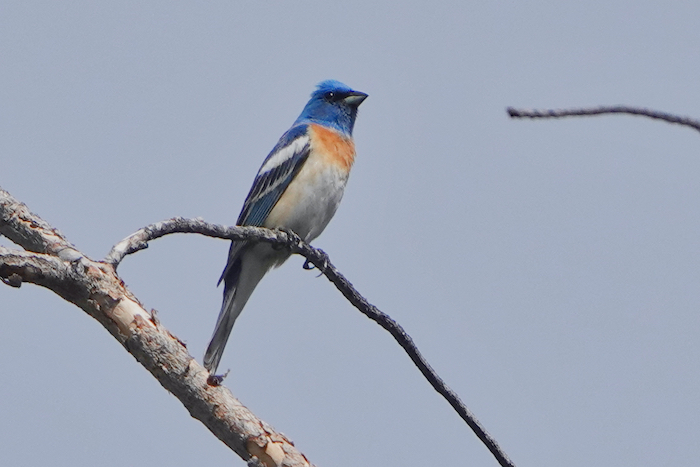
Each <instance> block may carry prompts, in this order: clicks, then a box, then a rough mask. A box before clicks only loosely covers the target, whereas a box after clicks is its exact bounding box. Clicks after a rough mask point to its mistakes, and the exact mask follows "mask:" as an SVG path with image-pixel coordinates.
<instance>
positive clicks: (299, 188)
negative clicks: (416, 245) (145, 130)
mask: <svg viewBox="0 0 700 467" xmlns="http://www.w3.org/2000/svg"><path fill="white" fill-rule="evenodd" d="M367 96H368V95H367V94H366V93H364V92H360V91H355V90H354V89H352V88H350V87H349V86H347V85H345V84H343V83H341V82H339V81H336V80H326V81H322V82H321V83H319V84H318V85H317V86H316V89H315V90H314V92H312V93H311V98H310V99H309V101H308V102H307V104H306V106H305V107H304V109H303V110H302V112H301V114H300V115H299V118H297V119H296V121H295V122H294V123H293V124H292V126H291V128H290V129H289V130H287V132H286V133H284V134H283V135H282V137H281V138H280V139H279V141H278V142H277V144H276V145H275V147H274V148H273V149H272V151H271V152H270V153H269V154H268V156H267V157H266V158H265V160H264V161H263V163H262V165H261V166H260V169H259V170H258V173H257V175H256V176H255V180H254V181H253V186H252V187H251V189H250V192H249V193H248V196H247V197H246V199H245V202H244V203H243V208H242V209H241V213H240V215H239V216H238V221H237V222H236V225H239V226H257V227H266V228H269V229H286V230H291V231H293V232H294V233H296V234H297V235H298V236H299V237H301V239H302V240H304V241H305V242H307V243H308V242H311V241H312V240H314V239H315V238H316V237H318V236H319V235H320V234H321V232H322V231H323V230H324V229H325V228H326V226H327V225H328V222H329V221H330V220H331V218H332V217H333V215H334V214H335V212H336V210H337V209H338V205H339V204H340V200H341V198H342V197H343V192H344V190H345V185H346V183H347V181H348V176H349V175H350V169H351V168H352V165H353V163H354V160H355V143H354V141H353V138H352V132H353V128H354V126H355V119H356V117H357V109H358V107H359V106H360V104H362V102H363V101H364V100H365V99H366V98H367ZM289 256H290V253H289V252H288V251H286V250H284V249H279V248H274V247H273V246H272V245H270V244H266V243H256V242H251V241H238V240H234V241H232V242H231V247H230V248H229V253H228V261H227V263H226V267H225V268H224V271H223V273H222V274H221V278H220V279H219V284H221V282H222V281H223V283H224V294H223V295H224V297H223V302H222V304H221V311H220V312H219V316H218V318H217V320H216V326H215V328H214V333H213V334H212V337H211V341H210V342H209V345H208V347H207V350H206V352H205V354H204V367H205V368H206V369H207V370H208V371H209V373H210V375H212V376H213V375H215V373H216V370H217V368H218V366H219V362H220V361H221V357H222V355H223V353H224V348H225V347H226V342H227V341H228V338H229V335H230V334H231V329H232V328H233V324H234V322H235V321H236V318H238V316H239V315H240V314H241V311H243V307H244V306H245V304H246V302H247V301H248V299H249V298H250V296H251V294H252V293H253V291H254V290H255V287H256V286H257V285H258V283H259V282H260V280H261V279H262V278H263V276H264V275H265V274H266V273H267V272H268V271H269V270H270V269H272V268H274V267H278V266H280V265H281V264H282V263H284V262H285V261H286V260H287V258H289Z"/></svg>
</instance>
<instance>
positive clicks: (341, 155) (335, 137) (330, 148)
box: [309, 124, 355, 172]
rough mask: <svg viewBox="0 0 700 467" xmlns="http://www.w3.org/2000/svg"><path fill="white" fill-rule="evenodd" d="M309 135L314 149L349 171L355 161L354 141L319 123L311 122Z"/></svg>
mask: <svg viewBox="0 0 700 467" xmlns="http://www.w3.org/2000/svg"><path fill="white" fill-rule="evenodd" d="M309 129H310V130H311V132H312V133H313V134H312V135H311V136H312V137H311V141H312V142H313V143H312V144H313V145H314V149H315V150H317V151H319V152H320V153H321V154H322V155H323V156H324V157H327V158H328V159H329V162H331V163H332V164H335V165H337V166H338V167H339V168H341V169H342V170H344V171H348V172H349V171H350V168H351V167H352V163H353V162H354V161H355V143H353V141H352V139H350V138H347V137H345V136H343V135H341V134H340V133H338V132H337V131H334V130H329V129H328V128H324V127H322V126H320V125H315V124H311V125H310V128H309Z"/></svg>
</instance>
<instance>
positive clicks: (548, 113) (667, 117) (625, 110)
mask: <svg viewBox="0 0 700 467" xmlns="http://www.w3.org/2000/svg"><path fill="white" fill-rule="evenodd" d="M506 110H507V112H508V115H510V116H511V117H512V118H562V117H581V116H589V115H602V114H629V115H640V116H643V117H649V118H654V119H658V120H663V121H665V122H668V123H676V124H678V125H683V126H687V127H690V128H693V129H695V130H697V131H700V121H698V120H695V119H692V118H690V117H681V116H678V115H673V114H669V113H666V112H660V111H657V110H651V109H645V108H642V107H628V106H626V105H614V106H600V107H592V108H581V109H558V110H554V109H550V110H530V109H516V108H514V107H508V108H507V109H506Z"/></svg>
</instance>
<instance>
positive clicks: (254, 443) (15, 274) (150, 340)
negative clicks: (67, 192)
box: [0, 189, 311, 467]
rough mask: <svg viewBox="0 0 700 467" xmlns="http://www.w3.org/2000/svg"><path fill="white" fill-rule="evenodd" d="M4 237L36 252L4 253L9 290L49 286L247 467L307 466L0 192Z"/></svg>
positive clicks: (93, 268)
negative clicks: (95, 323)
mask: <svg viewBox="0 0 700 467" xmlns="http://www.w3.org/2000/svg"><path fill="white" fill-rule="evenodd" d="M0 233H2V235H5V236H6V237H8V238H10V239H11V240H14V241H16V243H18V244H20V245H21V246H23V247H25V248H27V249H29V250H31V251H19V250H12V249H9V248H5V247H0V278H1V279H2V281H3V282H4V283H6V284H8V285H11V286H15V287H19V286H21V284H22V283H23V282H29V283H33V284H37V285H40V286H42V287H46V288H47V289H49V290H52V291H53V292H55V293H56V294H58V295H59V296H61V297H62V298H64V299H65V300H67V301H69V302H71V303H73V304H75V305H77V306H79V307H80V308H82V309H83V310H84V311H85V312H87V313H88V314H89V315H90V316H92V317H93V318H95V319H97V320H98V321H99V322H100V323H101V324H102V325H103V326H104V327H105V328H106V329H107V330H108V331H109V332H110V334H112V336H114V338H115V339H117V340H118V341H119V342H120V343H121V344H122V345H123V346H124V348H125V349H126V350H127V351H128V352H129V353H131V354H132V355H133V356H134V357H135V358H136V360H138V361H139V363H141V364H142V365H143V366H144V367H145V368H146V369H147V370H148V371H149V372H151V374H153V376H155V378H156V379H157V380H158V381H159V382H160V384H161V385H162V386H163V387H164V388H165V389H167V390H168V391H169V392H171V393H172V394H173V395H174V396H175V397H177V398H178V399H179V400H180V401H181V402H182V404H183V405H184V406H185V407H186V408H187V410H188V411H189V412H190V415H192V417H194V418H196V419H198V420H199V421H201V422H202V423H203V424H204V425H205V426H206V427H207V428H208V429H209V430H210V431H211V432H212V433H213V434H214V435H215V436H216V437H217V438H219V439H220V440H221V441H223V442H224V443H225V444H226V445H227V446H229V447H230V448H231V449H232V450H233V451H235V452H236V454H238V455H239V456H240V457H241V458H242V459H244V460H246V461H248V463H249V465H258V466H264V467H281V466H283V465H284V466H285V467H292V466H295V467H302V466H303V467H310V465H311V464H310V463H309V461H308V460H307V459H306V458H305V457H304V455H303V454H301V453H300V452H299V451H298V450H297V449H296V448H295V447H294V445H293V444H292V442H291V441H289V440H288V439H287V438H286V437H285V436H284V435H282V434H281V433H278V432H276V431H275V430H274V429H273V428H272V427H271V426H269V425H268V424H267V423H265V422H264V421H262V420H260V419H258V418H257V417H256V416H255V415H254V414H253V413H252V412H250V411H249V410H248V409H247V408H246V407H244V406H243V405H241V403H240V402H239V401H238V400H237V399H236V398H235V397H234V396H233V394H231V392H230V391H229V390H228V389H227V388H225V387H223V386H211V385H209V384H208V383H207V377H208V376H209V373H208V372H207V371H206V370H205V369H204V368H203V367H202V366H200V365H199V364H198V363H197V361H196V360H195V359H194V358H193V357H192V356H191V355H190V354H189V353H188V351H187V349H186V347H185V345H184V344H183V343H182V342H181V341H180V340H179V339H177V338H176V337H174V336H173V335H172V334H171V333H170V332H168V330H167V329H165V328H164V327H163V326H161V325H160V323H159V322H158V320H157V319H156V317H155V314H154V313H149V312H147V311H146V310H145V309H144V308H143V306H142V305H141V304H140V303H139V301H138V300H137V299H136V298H135V297H134V296H133V295H132V294H131V292H129V290H128V289H127V288H126V286H125V285H124V283H123V282H122V281H121V279H120V278H119V277H118V276H117V274H116V272H115V270H114V268H113V267H112V266H111V265H109V264H105V263H100V262H95V261H92V260H90V259H88V258H87V257H85V256H84V255H82V254H81V253H80V252H79V251H78V250H76V249H75V248H74V247H73V246H72V245H70V243H68V241H67V240H66V239H65V238H64V237H63V236H62V235H61V234H60V233H58V232H57V231H56V230H55V229H53V228H51V226H49V225H48V224H47V223H46V222H44V221H43V220H42V219H40V218H39V217H38V216H36V215H34V214H32V213H30V212H29V210H27V209H26V206H24V205H23V204H21V203H19V202H18V201H17V200H15V199H14V198H13V197H12V196H11V195H10V194H9V193H7V192H5V191H2V190H1V189H0ZM35 250H40V251H42V252H40V253H35V252H33V251H35ZM65 252H68V253H69V254H67V255H66V254H65ZM62 256H67V257H70V258H72V259H66V258H64V257H62Z"/></svg>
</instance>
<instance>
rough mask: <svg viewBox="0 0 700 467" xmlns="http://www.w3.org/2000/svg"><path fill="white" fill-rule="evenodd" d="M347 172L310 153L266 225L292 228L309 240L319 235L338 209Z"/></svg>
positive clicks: (268, 226)
mask: <svg viewBox="0 0 700 467" xmlns="http://www.w3.org/2000/svg"><path fill="white" fill-rule="evenodd" d="M347 180H348V174H347V172H345V171H342V170H340V169H339V168H338V167H337V166H333V165H328V164H325V163H324V161H323V160H321V159H320V158H314V157H309V159H308V160H307V161H306V163H305V164H304V166H303V167H302V168H301V170H300V171H299V173H298V174H297V176H296V178H295V180H294V181H292V183H290V184H289V187H287V189H286V190H285V192H284V193H283V194H282V196H281V197H280V199H279V201H277V204H276V205H275V207H274V208H273V209H272V211H271V212H270V214H269V215H268V217H267V219H266V220H265V224H264V226H265V227H267V228H272V229H274V228H285V229H291V230H293V231H294V232H295V233H296V234H297V235H299V236H300V237H301V238H303V239H304V240H305V241H306V242H310V241H312V240H313V239H315V238H316V237H318V236H319V235H320V234H321V232H323V229H325V228H326V226H327V225H328V222H330V220H331V218H332V217H333V215H334V214H335V211H336V210H337V209H338V205H339V204H340V200H341V199H342V197H343V191H344V190H345V184H346V183H347Z"/></svg>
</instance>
